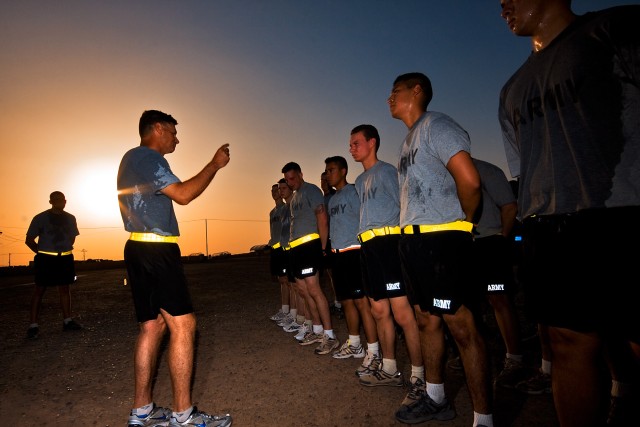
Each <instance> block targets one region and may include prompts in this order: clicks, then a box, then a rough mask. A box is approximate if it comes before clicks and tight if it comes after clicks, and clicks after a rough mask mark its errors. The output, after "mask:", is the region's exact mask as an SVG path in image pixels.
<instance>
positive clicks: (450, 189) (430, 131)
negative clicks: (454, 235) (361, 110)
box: [398, 111, 471, 227]
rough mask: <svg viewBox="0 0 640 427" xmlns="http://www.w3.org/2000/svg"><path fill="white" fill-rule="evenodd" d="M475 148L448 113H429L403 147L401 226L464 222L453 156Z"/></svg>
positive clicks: (413, 129) (399, 165)
mask: <svg viewBox="0 0 640 427" xmlns="http://www.w3.org/2000/svg"><path fill="white" fill-rule="evenodd" d="M460 151H466V152H470V151H471V142H470V140H469V135H468V134H467V132H466V131H465V130H464V129H462V127H460V125H459V124H458V123H456V122H455V121H454V120H453V119H452V118H451V117H449V116H447V115H446V114H442V113H437V112H433V111H427V112H425V113H424V114H423V115H422V116H421V117H420V119H418V121H417V122H416V123H415V124H414V125H413V127H412V128H411V129H410V130H409V133H408V134H407V136H406V138H405V140H404V142H403V143H402V146H401V148H400V161H399V163H398V182H399V185H400V226H401V227H405V226H407V225H421V224H444V223H448V222H454V221H464V220H465V219H466V215H465V213H464V211H463V210H462V206H461V205H460V199H458V191H457V187H456V182H455V181H454V179H453V176H452V175H451V174H450V173H449V171H448V170H447V163H449V160H450V159H451V157H453V156H454V155H455V154H457V153H459V152H460Z"/></svg>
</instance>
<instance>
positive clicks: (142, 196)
mask: <svg viewBox="0 0 640 427" xmlns="http://www.w3.org/2000/svg"><path fill="white" fill-rule="evenodd" d="M177 124H178V122H177V120H176V119H175V118H173V117H172V116H171V115H169V114H166V113H163V112H162V111H158V110H147V111H144V112H143V113H142V115H141V116H140V121H139V133H140V145H139V146H138V147H135V148H132V149H130V150H129V151H127V152H126V153H125V154H124V156H123V157H122V160H121V162H120V167H119V169H118V179H117V185H118V201H119V204H120V214H121V215H122V221H123V223H124V228H125V230H126V231H128V232H129V233H131V234H130V236H129V239H128V240H127V242H126V244H125V247H124V261H125V265H126V267H127V276H128V279H129V284H130V287H131V294H132V296H133V305H134V309H135V313H136V318H137V320H138V323H139V328H140V329H139V334H138V338H137V340H136V345H135V351H134V372H135V392H134V398H133V409H132V410H131V414H130V416H129V424H128V426H129V427H134V426H167V425H168V426H169V427H178V426H200V427H211V426H216V427H227V426H230V425H231V423H232V419H231V417H230V416H229V414H226V415H209V414H207V413H205V412H202V411H200V410H198V408H197V407H196V406H194V405H193V402H192V400H191V381H192V377H193V363H194V356H195V334H196V316H195V313H194V309H193V304H192V302H191V296H190V294H189V289H188V287H187V279H186V277H185V274H184V268H183V265H182V260H181V256H180V247H179V246H178V236H179V235H180V232H179V230H178V221H177V219H176V215H175V212H174V208H173V202H176V203H178V204H180V205H187V204H189V203H191V202H192V201H193V200H194V199H195V198H197V197H198V196H199V195H200V194H202V192H203V191H204V190H205V189H206V188H207V187H208V186H209V184H210V183H211V181H212V180H213V178H214V177H215V176H216V174H217V173H218V171H219V170H220V169H222V168H223V167H225V166H226V165H227V163H229V144H223V145H222V146H221V147H220V148H218V149H217V151H216V152H215V154H214V156H213V158H212V159H211V160H210V161H209V162H208V163H207V164H206V165H205V166H204V168H203V169H202V170H201V171H200V172H198V173H197V174H196V175H195V176H193V177H192V178H190V179H188V180H186V181H180V179H179V178H178V177H177V176H175V175H174V174H173V172H172V171H171V168H170V166H169V163H168V162H167V160H166V159H165V155H167V154H170V153H173V152H174V151H175V149H176V146H177V145H178V143H179V141H178V138H177V133H178V132H177V130H176V125H177ZM167 333H168V334H169V340H168V348H167V363H168V366H169V375H170V377H171V386H172V387H171V388H172V392H173V412H172V411H171V410H170V409H167V408H164V407H160V406H156V404H155V403H154V401H153V384H154V382H155V378H154V376H155V374H156V367H157V366H158V358H159V355H160V347H161V344H162V342H163V339H164V336H165V335H166V334H167Z"/></svg>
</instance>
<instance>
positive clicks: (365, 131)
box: [351, 125, 380, 153]
mask: <svg viewBox="0 0 640 427" xmlns="http://www.w3.org/2000/svg"><path fill="white" fill-rule="evenodd" d="M358 132H362V135H364V137H365V138H366V139H367V141H368V140H370V139H371V138H373V139H375V140H376V153H377V152H378V149H379V148H380V134H379V133H378V129H376V127H375V126H373V125H358V126H356V127H354V128H353V129H351V135H354V134H356V133H358Z"/></svg>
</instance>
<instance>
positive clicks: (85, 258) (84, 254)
mask: <svg viewBox="0 0 640 427" xmlns="http://www.w3.org/2000/svg"><path fill="white" fill-rule="evenodd" d="M80 252H82V260H83V261H86V260H87V255H86V253H87V252H88V251H87V250H86V249H82V250H81V251H80Z"/></svg>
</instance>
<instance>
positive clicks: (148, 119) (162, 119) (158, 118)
mask: <svg viewBox="0 0 640 427" xmlns="http://www.w3.org/2000/svg"><path fill="white" fill-rule="evenodd" d="M156 123H170V124H172V125H174V126H175V125H177V124H178V121H177V120H176V119H174V118H173V117H172V116H171V114H167V113H163V112H162V111H158V110H146V111H145V112H144V113H142V116H140V122H139V124H138V133H139V134H140V138H142V137H143V136H145V135H146V134H147V133H149V132H150V131H151V129H152V128H153V125H155V124H156Z"/></svg>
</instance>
